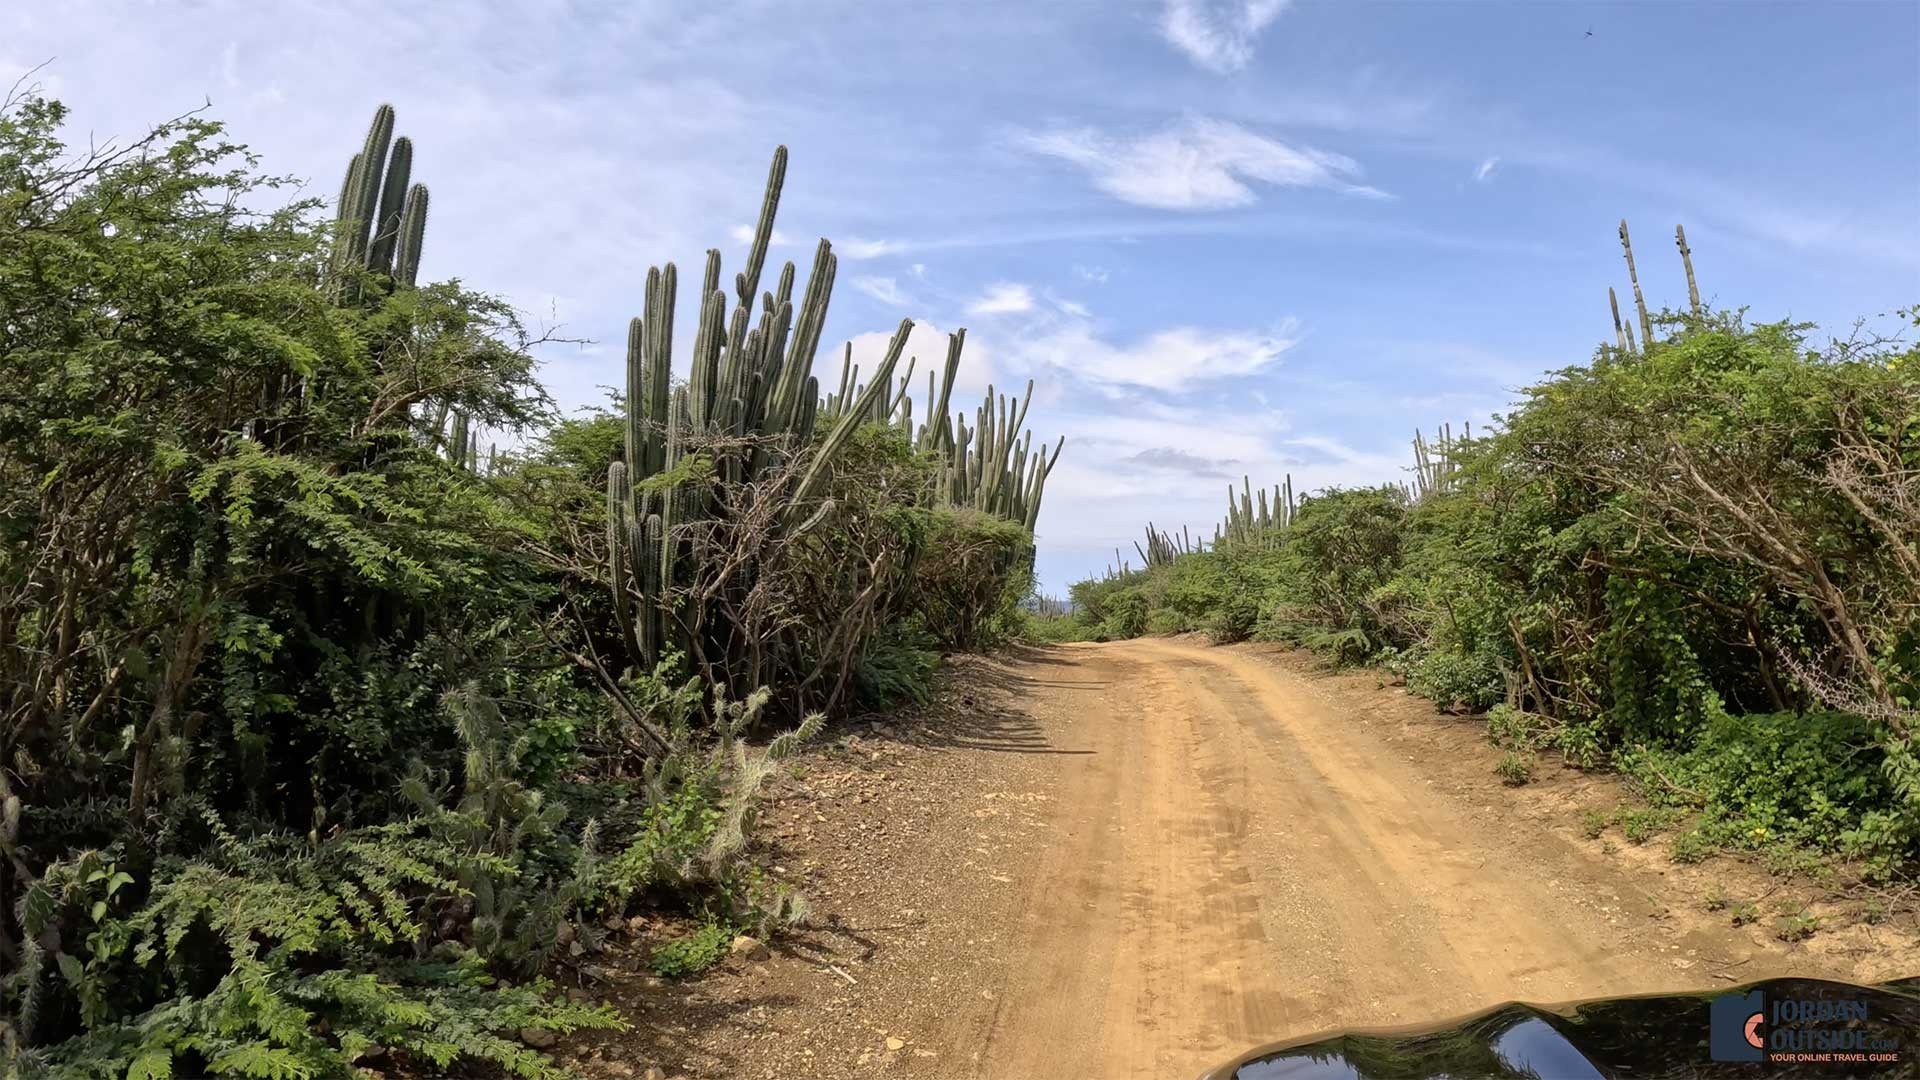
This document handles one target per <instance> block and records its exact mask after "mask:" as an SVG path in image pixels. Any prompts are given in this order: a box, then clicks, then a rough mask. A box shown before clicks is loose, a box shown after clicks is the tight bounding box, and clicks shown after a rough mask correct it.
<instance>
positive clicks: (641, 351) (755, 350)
mask: <svg viewBox="0 0 1920 1080" xmlns="http://www.w3.org/2000/svg"><path fill="white" fill-rule="evenodd" d="M786 170H787V149H786V147H784V146H783V147H780V148H779V149H778V150H776V151H775V152H774V156H773V166H772V169H771V170H770V172H769V174H768V177H767V190H766V196H765V198H764V200H763V202H762V205H761V210H760V219H759V224H758V226H757V228H756V229H755V232H754V239H753V244H752V247H751V249H750V251H749V253H748V257H747V267H746V269H745V270H743V271H742V272H740V273H739V274H736V275H735V277H734V294H735V301H734V304H733V306H732V311H731V313H729V311H728V307H729V303H728V296H727V293H726V292H725V291H723V290H722V289H721V288H720V253H719V252H718V251H717V250H710V251H708V252H707V258H706V267H705V273H704V275H703V277H702V280H701V291H700V295H701V301H700V315H699V322H698V323H697V324H696V326H695V331H694V339H693V355H692V357H691V358H690V363H689V373H688V377H687V382H686V385H685V386H682V387H679V388H678V389H675V388H673V386H672V382H671V371H672V367H673V355H672V352H673V338H674V306H675V303H674V301H675V296H676V293H677V291H678V282H679V273H678V271H677V269H676V268H675V267H674V265H673V264H672V263H668V264H667V265H666V266H665V267H663V268H662V267H656V268H654V269H652V270H650V271H649V272H648V274H647V287H646V296H645V301H644V310H643V314H642V316H641V317H640V318H637V319H634V320H633V321H632V322H631V323H630V324H629V326H628V328H627V391H626V400H625V404H624V408H625V423H626V439H625V451H624V453H623V455H622V457H621V459H620V460H619V461H617V462H615V463H614V464H613V466H612V467H611V468H610V469H609V470H608V473H607V529H608V549H609V556H608V558H609V562H610V565H609V571H610V575H611V579H612V587H613V600H614V610H615V617H616V619H617V620H618V621H619V623H620V626H621V628H622V631H623V633H624V634H625V635H626V637H627V639H628V644H629V647H630V648H631V650H632V653H633V655H634V656H635V657H637V658H639V659H640V660H641V661H642V662H643V663H644V664H647V665H649V666H650V665H652V664H653V663H655V662H656V661H657V660H658V659H659V658H660V656H661V655H662V654H663V653H664V652H665V651H666V650H667V647H668V645H669V644H670V643H669V641H668V638H669V637H670V636H672V635H673V634H676V633H684V632H697V631H690V630H689V629H688V628H697V627H700V626H702V625H704V622H705V620H704V613H703V612H700V611H697V610H696V611H675V610H670V608H669V605H670V604H672V603H673V602H674V597H673V593H674V588H675V585H676V583H677V582H679V581H680V580H682V571H684V570H685V567H683V566H682V565H681V562H682V560H683V559H684V558H685V557H686V552H685V546H686V545H685V543H684V537H685V526H687V525H688V524H690V523H693V522H696V521H698V520H701V519H705V518H708V517H709V516H711V515H713V514H716V513H720V512H723V511H722V508H721V507H718V506H715V505H712V504H711V503H710V494H709V493H710V490H711V489H710V488H709V487H707V486H701V485H694V484H689V483H686V482H685V477H684V475H683V474H682V470H681V466H683V465H684V464H686V462H687V458H688V456H689V455H690V454H691V453H693V452H696V451H697V452H699V453H700V454H702V455H703V456H704V457H705V458H706V459H707V460H709V461H710V462H711V465H712V468H713V475H714V478H715V479H716V480H717V481H718V482H719V483H720V484H721V485H722V486H725V485H737V484H742V483H748V482H754V481H758V480H761V479H763V478H765V477H767V476H769V475H771V474H772V473H773V470H775V469H776V467H778V466H781V465H783V464H785V463H787V462H789V461H791V460H793V459H794V458H795V457H796V455H798V454H800V453H801V452H802V451H803V450H805V449H806V448H807V447H808V446H809V445H810V444H811V442H812V438H813V429H814V425H815V417H816V416H817V415H819V413H820V411H821V410H820V402H819V393H820V388H819V384H818V382H817V381H816V380H815V379H814V377H813V375H812V371H813V360H814V353H815V350H816V349H817V348H818V347H819V343H820V334H821V330H822V328H823V327H824V326H825V324H826V316H827V304H828V301H829V300H830V299H831V296H832V291H833V279H834V273H835V269H836V266H837V260H836V259H835V257H834V254H833V247H832V245H831V244H829V243H828V242H827V241H825V240H822V241H820V245H819V247H818V248H817V249H816V250H815V252H814V260H813V272H812V275H811V277H810V278H809V280H808V283H807V288H806V292H805V294H804V295H803V296H802V297H801V299H800V301H799V303H798V306H797V307H796V305H795V302H794V299H793V288H794V265H793V264H792V263H791V262H789V263H787V264H786V265H785V266H784V267H783V268H782V270H781V273H780V279H779V282H778V284H777V285H776V287H775V289H774V290H773V291H770V292H761V293H759V294H758V295H759V304H758V307H759V318H758V320H757V321H755V320H754V319H753V318H752V315H753V311H754V307H755V304H754V297H755V294H756V292H757V290H758V289H759V284H760V274H761V271H762V269H763V267H764V264H765V258H766V252H767V247H768V245H769V243H770V242H771V237H772V234H773V222H774V217H775V215H776V214H777V212H778V210H779V202H780V190H781V187H782V185H783V184H784V181H785V178H786ZM912 329H913V323H912V322H911V321H910V320H901V323H900V327H899V329H898V330H897V331H896V332H895V333H894V336H893V340H892V341H891V343H890V344H889V345H888V348H887V354H886V358H885V360H883V361H882V363H881V365H880V370H879V371H877V372H876V373H875V376H874V381H873V383H872V384H870V385H869V386H867V387H866V388H865V389H864V390H862V391H860V392H858V393H856V394H855V395H854V399H853V400H852V401H851V402H850V403H849V407H848V408H847V409H846V410H845V411H844V412H842V413H841V414H840V415H839V416H838V417H837V419H836V422H835V423H834V426H833V428H832V429H831V430H830V431H829V432H828V433H827V436H826V437H825V439H824V440H822V441H821V443H820V445H819V446H818V447H817V448H816V449H815V450H814V455H813V458H812V459H811V461H810V462H809V463H808V467H807V469H806V471H805V472H803V473H802V474H800V475H799V476H798V477H797V478H796V479H795V480H794V481H793V486H792V488H791V490H790V491H789V492H788V493H787V498H788V511H789V512H788V514H787V515H786V516H785V519H784V520H785V521H786V522H787V524H788V527H794V528H799V527H802V519H803V518H804V516H805V515H808V514H812V513H814V512H815V511H817V509H818V507H817V506H816V505H814V503H815V496H817V495H818V493H819V490H820V488H821V486H822V485H823V484H824V482H825V480H826V477H827V475H828V473H829V471H830V469H831V467H832V464H833V461H834V459H835V457H836V455H838V454H839V453H840V452H841V451H842V450H843V449H844V448H845V446H846V445H847V442H848V441H849V440H850V439H851V437H852V435H853V432H854V430H855V429H856V428H857V427H858V426H859V425H860V423H861V422H862V421H863V420H865V419H867V418H869V417H872V416H874V415H885V414H884V413H876V410H878V409H880V408H881V407H882V405H883V404H884V402H883V399H884V398H885V397H886V394H887V389H888V388H889V387H891V385H892V381H891V380H892V376H893V369H894V367H895V365H896V364H897V362H898V361H899V358H900V354H901V353H902V352H903V351H905V349H906V342H907V335H908V334H909V333H910V332H911V331H912ZM829 413H831V410H829ZM680 644H682V645H684V644H686V642H684V641H683V642H680Z"/></svg>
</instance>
